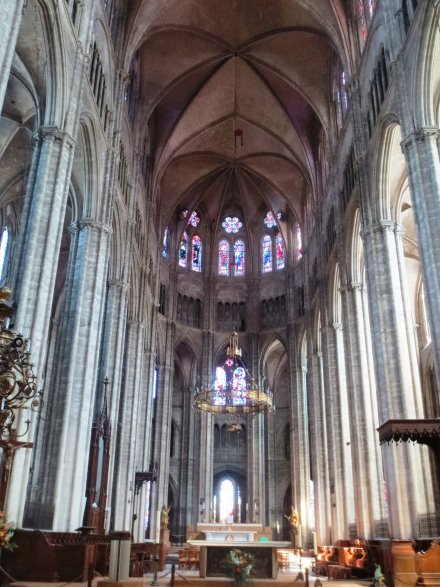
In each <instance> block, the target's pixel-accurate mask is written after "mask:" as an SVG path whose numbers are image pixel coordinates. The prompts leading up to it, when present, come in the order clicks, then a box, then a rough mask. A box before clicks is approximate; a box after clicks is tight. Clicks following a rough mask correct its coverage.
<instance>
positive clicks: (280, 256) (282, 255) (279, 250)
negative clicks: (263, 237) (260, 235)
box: [275, 232, 286, 269]
mask: <svg viewBox="0 0 440 587" xmlns="http://www.w3.org/2000/svg"><path fill="white" fill-rule="evenodd" d="M275 246H276V257H277V269H284V267H285V266H286V250H285V248H284V239H283V237H282V235H281V232H279V233H278V234H277V236H276V239H275Z"/></svg>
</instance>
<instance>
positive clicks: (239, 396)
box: [194, 332, 273, 415]
mask: <svg viewBox="0 0 440 587" xmlns="http://www.w3.org/2000/svg"><path fill="white" fill-rule="evenodd" d="M194 406H195V407H196V408H197V409H198V410H200V411H201V412H211V413H213V414H226V415H241V414H258V413H262V412H269V411H271V410H272V409H273V395H272V392H271V391H270V390H269V389H264V388H263V386H261V385H259V384H258V383H257V382H256V381H255V379H254V378H253V377H251V375H250V373H249V371H248V370H247V368H246V367H245V365H244V363H243V360H242V352H241V349H240V348H239V346H238V334H237V333H236V332H233V333H232V334H231V335H230V337H229V346H228V347H227V349H226V360H225V362H224V364H223V366H222V367H217V369H216V376H215V379H214V382H213V384H212V386H210V387H208V386H207V387H203V386H202V387H201V388H197V389H196V390H195V392H194Z"/></svg>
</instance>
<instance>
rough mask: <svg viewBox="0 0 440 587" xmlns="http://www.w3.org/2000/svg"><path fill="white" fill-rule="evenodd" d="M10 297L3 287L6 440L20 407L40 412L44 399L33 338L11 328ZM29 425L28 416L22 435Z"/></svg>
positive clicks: (1, 411) (0, 425)
mask: <svg viewBox="0 0 440 587" xmlns="http://www.w3.org/2000/svg"><path fill="white" fill-rule="evenodd" d="M9 297H10V292H9V290H7V289H6V288H2V289H0V328H1V330H0V438H3V439H8V438H9V437H10V435H11V431H12V428H13V425H14V422H15V418H16V415H17V412H18V411H19V410H23V409H30V410H31V411H34V412H36V411H38V410H39V409H40V408H41V405H42V400H43V394H42V392H41V391H38V390H37V385H36V376H35V375H34V373H33V365H32V363H31V361H30V351H29V348H28V345H29V341H28V339H26V338H24V336H22V335H21V334H19V333H17V332H14V331H13V330H10V329H9V328H8V326H9V324H8V322H9V318H10V316H11V315H12V313H13V309H12V307H11V306H10V305H9V304H8V303H7V301H8V300H9ZM29 425H30V419H29V418H28V419H27V420H26V430H25V431H24V432H23V433H22V434H20V436H23V435H24V434H26V433H27V431H28V429H29ZM17 436H18V435H16V437H17Z"/></svg>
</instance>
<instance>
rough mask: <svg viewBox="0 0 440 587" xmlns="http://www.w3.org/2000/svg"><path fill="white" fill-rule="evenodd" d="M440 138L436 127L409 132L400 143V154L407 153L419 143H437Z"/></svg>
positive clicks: (424, 127)
mask: <svg viewBox="0 0 440 587" xmlns="http://www.w3.org/2000/svg"><path fill="white" fill-rule="evenodd" d="M439 138H440V129H438V128H437V127H436V126H422V127H421V128H419V129H417V130H415V131H413V132H411V133H410V134H409V135H408V136H407V137H405V138H404V139H403V140H402V141H401V143H400V146H401V149H402V153H403V154H405V152H407V153H408V152H409V151H410V150H411V148H412V147H414V146H416V145H417V144H419V143H425V142H427V141H437V140H438V139H439Z"/></svg>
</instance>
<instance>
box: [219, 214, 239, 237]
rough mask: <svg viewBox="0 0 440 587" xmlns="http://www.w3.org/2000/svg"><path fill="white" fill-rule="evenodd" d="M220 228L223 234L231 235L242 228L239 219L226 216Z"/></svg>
mask: <svg viewBox="0 0 440 587" xmlns="http://www.w3.org/2000/svg"><path fill="white" fill-rule="evenodd" d="M222 226H223V228H224V230H225V232H227V233H228V234H231V232H233V233H234V234H235V233H237V232H238V231H239V230H240V228H241V227H242V226H243V222H242V221H241V220H240V219H239V218H237V216H232V217H231V216H227V217H226V218H225V219H224V220H223V222H222Z"/></svg>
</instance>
